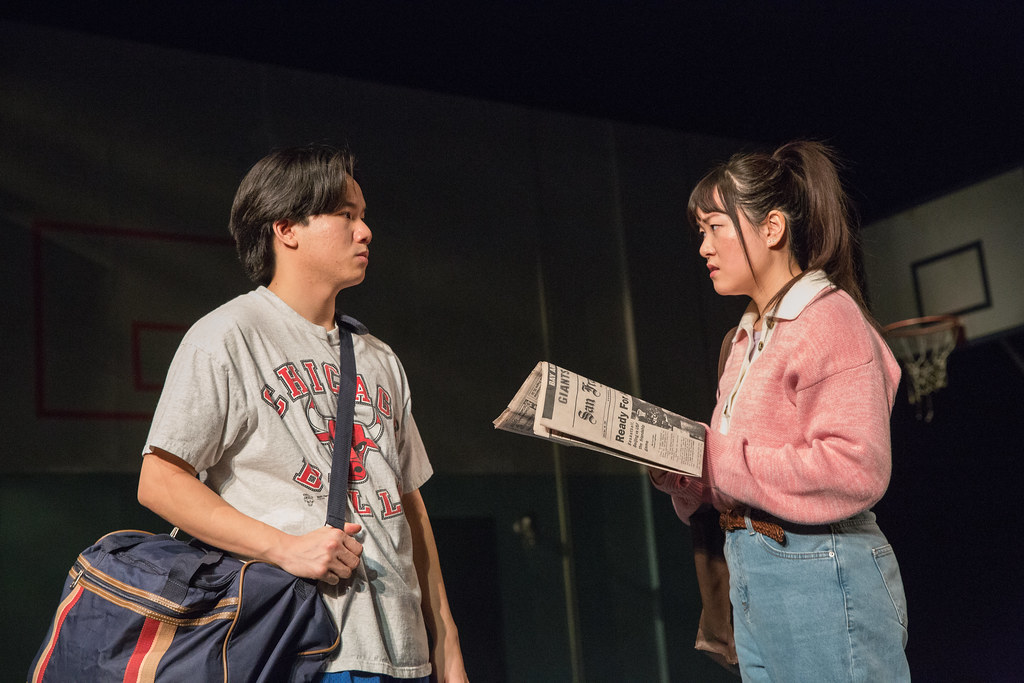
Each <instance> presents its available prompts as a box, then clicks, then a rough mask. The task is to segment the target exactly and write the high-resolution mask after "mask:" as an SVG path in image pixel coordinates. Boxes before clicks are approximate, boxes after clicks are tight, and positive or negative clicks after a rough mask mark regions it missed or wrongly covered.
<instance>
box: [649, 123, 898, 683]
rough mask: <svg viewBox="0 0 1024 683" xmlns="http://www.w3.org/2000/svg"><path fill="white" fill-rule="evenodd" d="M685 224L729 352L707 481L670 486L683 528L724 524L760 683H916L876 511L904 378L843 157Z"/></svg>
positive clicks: (738, 633) (787, 156) (757, 157)
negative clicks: (869, 275)
mask: <svg viewBox="0 0 1024 683" xmlns="http://www.w3.org/2000/svg"><path fill="white" fill-rule="evenodd" d="M688 213H689V218H690V220H691V222H692V223H693V224H694V225H695V226H696V228H697V230H698V231H699V233H700V234H701V236H702V242H701V247H700V253H701V255H702V256H703V257H704V258H705V259H706V260H707V267H708V271H709V275H710V277H711V281H712V283H713V285H714V288H715V291H716V292H718V293H719V294H722V295H743V296H747V297H749V298H750V305H749V306H748V308H747V310H746V312H745V313H744V315H743V317H742V318H741V320H740V323H739V326H738V328H737V331H736V333H735V335H734V336H733V337H732V340H731V351H730V352H729V355H728V360H727V362H726V364H725V368H724V372H723V374H722V377H721V380H720V384H719V390H718V403H717V405H716V407H715V411H714V414H713V417H712V420H711V424H710V427H709V428H708V430H707V442H706V451H705V469H704V474H703V476H702V477H701V478H700V479H697V478H688V477H683V476H680V475H666V474H665V473H664V472H661V473H655V472H654V471H653V470H652V478H653V480H654V483H655V485H656V486H657V487H658V488H659V489H661V490H663V491H665V492H667V493H670V494H671V495H672V496H673V503H674V506H675V509H676V511H677V512H678V514H679V516H680V517H681V518H682V519H683V521H686V522H689V519H690V516H691V515H692V514H693V512H694V511H696V509H697V508H698V507H699V506H700V505H701V504H702V503H711V504H713V505H714V507H715V508H716V509H717V510H719V511H720V512H721V525H722V528H723V529H725V530H726V535H725V536H726V539H725V557H726V562H727V563H728V567H729V574H730V589H729V594H730V598H731V601H732V609H733V628H734V633H735V643H736V652H737V654H738V656H739V664H740V669H741V673H742V675H743V679H744V680H745V681H783V682H788V681H815V682H820V681H889V682H892V681H903V680H909V678H910V673H909V668H908V665H907V660H906V656H905V654H904V647H905V645H906V640H907V612H906V600H905V597H904V593H903V584H902V581H901V578H900V573H899V567H898V565H897V563H896V558H895V555H894V554H893V551H892V548H891V546H890V545H889V544H888V542H887V541H886V539H885V537H884V536H883V535H882V532H881V531H880V530H879V528H878V526H877V524H876V523H875V516H874V514H873V513H872V512H871V511H870V509H871V507H872V506H873V505H874V504H875V503H876V502H878V500H879V499H880V498H881V497H882V495H883V494H884V493H885V490H886V487H887V486H888V483H889V475H890V470H891V452H890V442H889V418H890V412H891V410H892V404H893V399H894V397H895V394H896V390H897V387H898V383H899V376H900V372H899V366H898V364H897V363H896V361H895V359H894V358H893V356H892V354H891V353H890V351H889V349H888V347H887V346H886V344H885V342H884V341H883V339H882V338H881V336H880V335H879V334H878V331H877V329H876V326H875V325H874V324H873V322H872V320H871V317H870V314H869V313H868V311H867V309H866V306H865V304H864V299H863V296H862V295H861V292H860V288H859V287H858V285H857V279H856V276H855V270H854V257H853V250H854V236H853V234H852V231H851V227H850V218H849V212H848V208H847V200H846V195H845V192H844V191H843V188H842V185H841V183H840V180H839V176H838V173H837V170H836V165H835V163H834V156H833V154H832V152H831V151H830V150H829V149H828V148H827V147H825V146H824V145H821V144H819V143H814V142H793V143H790V144H787V145H784V146H783V147H781V148H779V149H778V150H776V151H775V153H774V154H771V155H767V154H745V155H737V156H734V157H733V158H732V159H730V160H729V161H728V162H727V163H725V164H723V165H721V166H718V167H717V168H715V169H713V170H712V171H711V172H709V173H708V174H707V175H706V176H705V177H704V178H703V179H702V180H701V181H700V183H698V185H697V187H696V188H695V189H694V190H693V192H692V194H691V195H690V201H689V206H688Z"/></svg>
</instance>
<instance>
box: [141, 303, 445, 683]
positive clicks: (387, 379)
mask: <svg viewBox="0 0 1024 683" xmlns="http://www.w3.org/2000/svg"><path fill="white" fill-rule="evenodd" d="M339 335H340V332H339V330H338V329H335V330H332V331H330V332H328V331H327V330H325V329H324V328H322V327H320V326H319V325H315V324H313V323H311V322H309V321H308V320H306V319H305V318H303V317H302V316H301V315H299V314H298V313H297V312H295V311H294V310H293V309H292V308H291V307H289V306H288V305H287V304H286V303H284V302H283V301H282V300H281V299H280V298H278V297H277V296H276V295H275V294H273V293H272V292H270V291H269V290H267V289H266V288H264V287H260V288H259V289H257V290H255V291H252V292H249V293H248V294H244V295H242V296H239V297H237V298H236V299H234V300H232V301H229V302H228V303H226V304H224V305H223V306H221V307H220V308H218V309H216V310H214V311H213V312H211V313H209V314H208V315H206V316H204V317H203V318H202V319H200V320H199V321H198V322H197V323H196V324H195V325H194V326H193V327H192V328H191V329H190V330H189V331H188V333H187V334H186V335H185V338H184V339H183V340H182V342H181V346H180V347H179V348H178V351H177V353H176V354H175V356H174V360H173V361H172V362H171V367H170V369H169V370H168V373H167V382H166V384H165V385H164V389H163V393H162V394H161V396H160V402H159V404H158V405H157V409H156V414H155V416H154V418H153V425H152V427H151V429H150V432H149V438H148V440H147V442H146V443H147V445H146V449H145V452H150V449H152V448H160V449H162V450H164V451H167V452H169V453H172V454H174V455H176V456H178V457H179V458H181V459H183V460H185V461H186V462H188V463H189V464H190V465H192V466H193V467H195V468H196V470H198V471H199V472H201V473H204V481H205V482H206V484H207V485H208V486H209V487H210V488H211V489H213V490H214V491H216V492H217V493H219V494H220V495H221V497H223V498H224V500H226V501H227V502H228V503H230V504H231V505H233V506H234V507H235V508H237V509H238V510H240V511H241V512H243V513H245V514H246V515H249V516H251V517H255V518H256V519H259V520H261V521H263V522H266V523H267V524H270V525H272V526H274V527H276V528H278V529H281V530H282V531H285V532H288V533H290V534H303V533H306V532H309V531H312V530H314V529H316V528H318V527H320V526H323V525H324V523H325V521H326V518H327V495H328V486H329V483H330V480H331V458H332V448H333V437H334V418H335V414H336V412H337V392H338V384H339V376H340V369H339V352H340V341H339V340H340V336H339ZM353 346H354V350H355V357H356V372H357V378H356V379H357V381H356V401H355V420H354V425H353V445H352V449H351V457H350V467H349V499H348V508H349V519H351V520H352V521H354V522H356V523H358V524H361V525H362V526H363V531H362V532H360V534H359V535H358V536H357V538H358V540H360V541H361V542H362V544H363V555H362V561H361V562H360V565H359V568H358V571H357V574H356V576H354V577H353V578H352V580H351V581H350V582H342V584H339V586H337V587H332V586H329V585H328V584H325V583H321V584H320V589H321V593H322V594H323V596H324V599H325V600H326V602H327V604H328V606H329V607H330V610H331V612H332V614H333V615H334V617H335V621H336V622H337V623H338V625H339V628H340V630H341V646H340V647H339V648H338V651H337V653H336V655H335V656H334V657H333V659H332V660H331V661H330V663H329V664H328V667H327V670H328V671H346V670H358V671H367V672H372V673H381V674H387V675H390V676H395V677H398V678H414V677H418V676H425V675H427V674H429V673H430V663H429V652H428V644H427V634H426V629H425V626H424V622H423V614H422V612H421V607H420V589H419V583H418V580H417V576H416V569H415V566H414V565H413V548H412V536H411V533H410V530H409V524H408V522H407V520H406V518H405V512H404V510H403V509H402V504H401V496H402V493H405V492H409V491H414V490H416V489H418V488H419V487H420V486H421V485H422V484H423V483H424V482H426V481H427V479H429V478H430V475H431V474H432V469H431V466H430V462H429V460H428V459H427V454H426V449H425V448H424V446H423V441H422V439H421V438H420V434H419V431H418V430H417V428H416V422H415V421H414V420H413V417H412V412H411V408H410V406H411V403H410V396H409V385H408V382H407V380H406V376H405V371H404V369H403V368H402V364H401V362H399V360H398V357H397V356H395V354H394V352H393V351H392V350H391V348H390V347H389V346H388V345H387V344H385V343H383V342H381V341H380V340H379V339H377V338H375V337H373V336H372V335H370V334H354V335H353Z"/></svg>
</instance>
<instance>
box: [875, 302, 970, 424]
mask: <svg viewBox="0 0 1024 683" xmlns="http://www.w3.org/2000/svg"><path fill="white" fill-rule="evenodd" d="M882 332H883V334H884V335H885V339H886V341H888V342H889V347H890V348H891V349H892V352H893V355H895V356H896V360H898V361H899V362H900V363H901V364H902V365H903V367H904V368H905V369H906V372H907V375H908V376H909V377H910V384H909V390H908V398H909V400H910V403H911V405H914V406H916V407H917V419H918V420H923V421H924V422H931V421H932V416H933V414H934V411H933V410H932V394H934V393H935V392H936V391H938V390H939V389H941V388H942V387H944V386H946V359H947V358H949V354H950V353H952V352H953V349H955V348H956V347H957V346H959V345H961V344H962V343H963V341H964V327H963V325H961V324H960V319H959V318H957V317H956V316H952V315H933V316H927V317H924V318H912V319H910V320H901V321H900V322H895V323H892V324H891V325H886V326H885V327H884V328H882Z"/></svg>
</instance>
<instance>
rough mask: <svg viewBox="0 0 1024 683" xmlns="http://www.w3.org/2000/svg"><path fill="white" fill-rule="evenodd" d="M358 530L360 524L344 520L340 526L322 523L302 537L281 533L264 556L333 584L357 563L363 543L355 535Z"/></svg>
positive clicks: (298, 573)
mask: <svg viewBox="0 0 1024 683" xmlns="http://www.w3.org/2000/svg"><path fill="white" fill-rule="evenodd" d="M360 531H362V527H361V526H359V525H358V524H351V523H348V524H345V526H344V528H343V529H336V528H334V527H331V526H324V527H320V528H319V529H316V530H315V531H311V532H309V533H308V534H304V535H302V536H288V535H285V536H283V537H282V541H281V543H280V545H278V546H277V547H275V548H274V549H273V550H272V551H271V552H268V559H270V561H271V562H273V563H274V564H276V565H278V566H279V567H281V569H284V570H285V571H286V572H288V573H290V574H294V575H295V576H301V577H304V578H308V579H317V580H318V581H324V582H326V583H329V584H331V585H335V584H337V583H338V582H339V581H341V580H342V579H347V578H349V577H351V576H352V572H353V571H355V569H356V567H358V566H359V556H360V555H362V553H363V544H362V543H360V542H359V541H357V540H356V539H355V535H356V534H357V533H359V532H360Z"/></svg>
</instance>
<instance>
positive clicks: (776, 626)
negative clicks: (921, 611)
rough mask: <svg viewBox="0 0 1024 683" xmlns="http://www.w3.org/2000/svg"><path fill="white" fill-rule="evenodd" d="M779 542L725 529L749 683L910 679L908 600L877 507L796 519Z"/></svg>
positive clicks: (735, 613)
mask: <svg viewBox="0 0 1024 683" xmlns="http://www.w3.org/2000/svg"><path fill="white" fill-rule="evenodd" d="M769 521H773V522H777V523H779V524H780V525H781V526H782V527H783V529H785V531H786V542H785V544H780V543H777V542H775V541H773V540H772V539H770V538H768V537H767V536H764V535H762V534H759V533H757V532H755V531H753V529H751V524H750V517H749V516H748V517H747V519H746V523H747V528H746V529H745V530H744V529H739V530H736V531H732V532H729V533H727V534H726V539H725V558H726V561H727V562H728V564H729V579H730V586H729V597H730V598H731V599H732V605H733V608H732V609H733V622H734V629H735V636H736V652H737V654H738V655H739V660H740V669H741V672H742V675H743V680H744V681H757V682H760V681H776V682H778V683H802V682H803V681H808V682H813V683H824V682H826V681H844V682H845V681H865V682H869V681H870V682H872V683H874V682H877V681H886V682H887V683H896V682H899V681H909V680H910V669H909V667H908V665H907V658H906V655H905V653H904V648H905V647H906V644H907V602H906V597H905V596H904V593H903V581H902V579H901V578H900V569H899V565H898V564H897V563H896V556H895V555H894V554H893V551H892V546H890V545H889V543H888V542H887V541H886V539H885V536H884V535H882V532H881V530H879V528H878V525H877V524H876V523H875V515H874V513H872V512H863V513H861V514H859V515H856V516H854V517H851V518H850V519H847V520H844V521H842V522H837V523H835V524H824V525H817V526H803V525H794V524H789V523H787V522H783V521H781V520H778V519H774V518H769Z"/></svg>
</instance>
